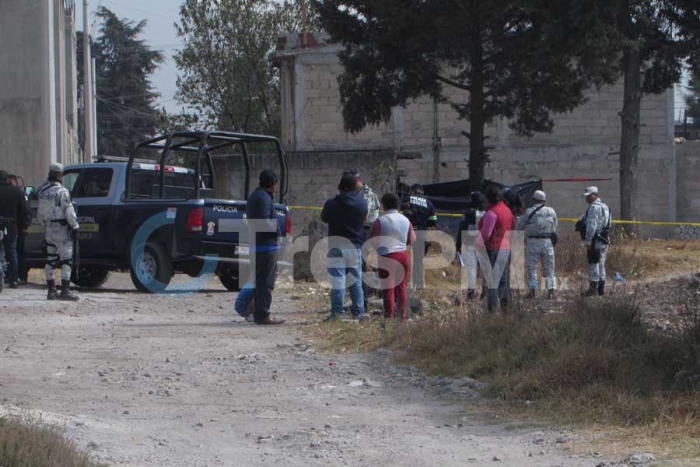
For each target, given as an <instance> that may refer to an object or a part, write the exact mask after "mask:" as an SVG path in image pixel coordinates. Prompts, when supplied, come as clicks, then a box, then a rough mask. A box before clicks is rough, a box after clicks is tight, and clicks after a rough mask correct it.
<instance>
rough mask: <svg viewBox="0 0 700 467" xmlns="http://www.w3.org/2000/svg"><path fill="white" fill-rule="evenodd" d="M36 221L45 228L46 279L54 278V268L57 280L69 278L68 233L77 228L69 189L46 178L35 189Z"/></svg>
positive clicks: (70, 249)
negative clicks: (37, 200) (59, 275)
mask: <svg viewBox="0 0 700 467" xmlns="http://www.w3.org/2000/svg"><path fill="white" fill-rule="evenodd" d="M37 196H38V198H39V222H40V223H41V224H42V225H43V227H44V229H45V232H46V233H45V236H46V237H45V238H46V245H47V247H46V251H47V261H46V281H47V282H49V284H51V282H52V281H53V280H54V270H55V269H56V268H58V267H60V268H61V281H70V277H71V270H72V261H73V239H72V236H71V232H72V231H73V230H78V228H79V225H78V217H77V215H76V212H75V209H74V208H73V203H71V200H70V192H69V191H68V189H66V188H64V187H63V186H62V185H61V183H60V182H58V181H53V180H47V181H46V182H45V183H44V184H43V185H42V186H41V187H39V190H37Z"/></svg>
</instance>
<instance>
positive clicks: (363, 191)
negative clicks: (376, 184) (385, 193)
mask: <svg viewBox="0 0 700 467" xmlns="http://www.w3.org/2000/svg"><path fill="white" fill-rule="evenodd" d="M357 194H358V195H360V196H362V197H363V198H364V199H365V201H367V220H366V221H365V225H367V224H369V225H370V227H371V226H372V225H373V224H374V221H376V220H377V218H378V217H379V208H380V206H379V198H377V195H375V194H374V191H372V189H371V188H370V187H368V186H367V185H363V186H362V188H360V189H359V190H357Z"/></svg>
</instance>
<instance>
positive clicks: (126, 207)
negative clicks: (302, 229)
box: [26, 132, 291, 292]
mask: <svg viewBox="0 0 700 467" xmlns="http://www.w3.org/2000/svg"><path fill="white" fill-rule="evenodd" d="M253 144H260V145H262V147H263V148H264V150H266V151H270V150H273V151H275V152H276V153H277V156H278V161H279V165H280V168H279V175H280V184H279V202H280V204H276V205H275V210H276V213H277V225H278V235H280V236H283V237H285V236H286V235H289V234H290V233H291V220H290V215H289V210H288V208H287V207H286V206H285V205H284V203H283V200H284V195H285V192H286V187H287V162H286V158H285V154H284V152H283V151H282V150H281V146H280V143H279V141H278V140H277V139H276V138H273V137H268V136H258V135H247V134H239V133H228V132H180V133H172V134H169V135H167V136H160V137H158V138H154V139H151V140H149V141H146V142H144V143H141V144H140V145H138V146H137V148H136V150H135V152H134V154H133V155H132V157H130V158H129V159H128V161H125V162H100V163H93V164H84V165H73V166H69V167H67V168H65V170H64V176H63V185H64V186H65V187H66V188H68V189H69V190H70V192H71V197H72V199H73V203H74V205H75V206H76V209H77V213H78V217H79V222H80V232H79V250H80V255H79V266H78V268H77V270H76V271H74V273H73V278H72V281H73V282H74V283H75V284H76V285H78V286H81V287H99V286H101V285H102V284H104V282H105V281H106V280H107V278H108V275H109V272H110V271H127V270H128V271H129V272H130V274H131V279H132V281H133V283H134V285H135V286H136V288H137V289H139V290H141V291H144V292H160V291H163V290H165V288H166V287H167V286H168V284H169V283H170V281H171V279H172V277H173V274H174V273H186V274H189V275H190V276H191V277H197V276H200V275H202V274H213V273H216V274H217V275H218V276H219V278H220V280H221V283H222V284H223V285H224V287H226V288H227V289H228V290H239V289H240V287H241V286H242V285H243V282H242V281H245V280H247V278H248V270H249V268H248V265H249V245H248V230H247V224H246V215H245V211H246V201H245V199H247V196H248V194H249V193H250V190H251V186H250V178H251V165H252V164H251V157H250V155H249V152H248V148H249V146H251V145H253ZM232 158H242V159H243V164H242V165H241V168H242V171H243V173H244V176H243V177H242V179H237V178H236V179H234V178H233V177H232V176H231V175H230V174H228V176H227V170H226V168H227V167H230V164H228V163H229V159H232ZM112 160H113V158H112ZM273 169H274V167H273ZM239 178H241V177H239ZM220 179H221V180H220ZM219 184H221V187H219ZM236 185H238V188H239V189H241V188H242V193H244V199H243V200H229V199H217V198H214V197H213V194H214V192H215V191H216V192H217V193H220V192H221V191H222V190H225V191H230V190H231V189H232V187H235V186H236ZM30 191H31V190H30ZM239 192H240V190H239ZM36 203H37V201H36V200H33V201H32V204H33V207H34V209H33V212H34V214H35V218H34V220H33V225H32V226H31V227H30V229H29V236H28V237H27V242H26V243H27V245H26V250H27V259H28V264H29V266H30V267H43V266H44V264H45V253H44V251H45V250H44V235H43V230H42V228H41V226H40V225H39V223H38V220H37V219H36ZM74 269H75V268H74Z"/></svg>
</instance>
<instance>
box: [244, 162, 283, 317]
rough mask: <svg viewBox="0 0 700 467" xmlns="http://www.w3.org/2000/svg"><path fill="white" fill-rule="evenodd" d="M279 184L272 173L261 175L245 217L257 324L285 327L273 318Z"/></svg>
mask: <svg viewBox="0 0 700 467" xmlns="http://www.w3.org/2000/svg"><path fill="white" fill-rule="evenodd" d="M278 182H279V178H278V177H277V175H276V174H275V173H274V172H273V171H271V170H263V171H262V172H260V186H259V187H258V188H257V189H256V190H255V191H253V193H251V195H250V196H249V197H248V204H247V207H246V216H247V218H248V221H249V222H248V224H249V226H250V227H251V229H250V243H251V248H250V253H251V255H254V259H255V269H254V274H255V283H254V284H255V313H254V318H255V324H263V325H274V324H282V323H284V320H276V319H273V318H271V317H270V305H271V304H272V291H273V290H274V288H275V275H276V274H277V250H278V249H279V246H278V244H277V237H278V235H279V232H278V230H279V227H278V223H277V213H276V212H275V206H274V194H275V190H276V189H277V183H278ZM255 221H258V222H255ZM251 259H252V258H251Z"/></svg>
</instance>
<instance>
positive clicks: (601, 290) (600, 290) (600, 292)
mask: <svg viewBox="0 0 700 467" xmlns="http://www.w3.org/2000/svg"><path fill="white" fill-rule="evenodd" d="M598 295H605V281H600V282H598Z"/></svg>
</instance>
